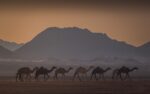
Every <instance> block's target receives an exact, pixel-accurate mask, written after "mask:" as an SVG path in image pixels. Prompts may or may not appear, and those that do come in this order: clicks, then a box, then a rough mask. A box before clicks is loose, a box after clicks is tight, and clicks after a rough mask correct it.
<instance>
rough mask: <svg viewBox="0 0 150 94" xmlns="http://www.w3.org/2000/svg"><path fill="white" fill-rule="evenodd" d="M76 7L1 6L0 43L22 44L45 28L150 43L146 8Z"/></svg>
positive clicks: (81, 5) (59, 5) (70, 5)
mask: <svg viewBox="0 0 150 94" xmlns="http://www.w3.org/2000/svg"><path fill="white" fill-rule="evenodd" d="M76 4H78V3H75V4H73V3H71V4H70V3H68V4H63V5H61V4H56V3H55V4H51V5H48V6H47V5H44V6H43V5H42V6H38V5H39V4H36V5H33V4H31V5H29V6H26V5H23V6H22V5H20V4H15V6H14V5H12V6H8V5H4V6H2V7H1V8H0V14H1V15H0V39H4V40H7V41H14V42H17V43H25V42H28V41H30V40H31V39H32V38H33V37H34V36H36V35H37V34H38V33H39V32H42V31H43V30H44V29H46V28H47V27H80V28H87V29H89V30H90V31H92V32H99V33H101V32H102V33H106V34H108V35H109V36H110V37H111V38H113V39H116V40H119V41H125V42H127V43H129V44H132V45H135V46H139V45H142V44H144V43H146V42H149V41H150V26H149V24H150V12H149V10H150V9H149V8H145V7H143V6H142V7H139V6H133V7H131V6H129V7H128V6H115V5H113V6H112V5H103V6H100V5H98V4H96V3H95V4H93V5H90V3H88V4H86V5H85V4H80V5H77V6H76ZM18 5H20V6H18Z"/></svg>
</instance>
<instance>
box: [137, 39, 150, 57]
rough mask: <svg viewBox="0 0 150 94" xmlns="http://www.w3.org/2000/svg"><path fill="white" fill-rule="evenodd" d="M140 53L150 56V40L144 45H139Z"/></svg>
mask: <svg viewBox="0 0 150 94" xmlns="http://www.w3.org/2000/svg"><path fill="white" fill-rule="evenodd" d="M138 51H139V54H140V55H142V56H144V57H149V56H150V42H147V43H145V44H143V45H142V46H140V47H138Z"/></svg>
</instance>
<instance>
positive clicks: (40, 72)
mask: <svg viewBox="0 0 150 94" xmlns="http://www.w3.org/2000/svg"><path fill="white" fill-rule="evenodd" d="M54 69H56V67H55V66H53V67H52V68H51V69H50V70H48V69H46V68H44V67H41V68H39V69H38V70H37V71H36V73H35V79H36V80H38V77H39V75H44V80H47V79H48V78H49V75H48V74H49V73H51V72H52V71H53V70H54ZM46 76H47V78H46Z"/></svg>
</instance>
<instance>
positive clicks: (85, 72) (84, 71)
mask: <svg viewBox="0 0 150 94" xmlns="http://www.w3.org/2000/svg"><path fill="white" fill-rule="evenodd" d="M93 68H94V67H93V66H90V67H89V68H88V69H86V68H84V67H79V68H77V69H76V71H75V73H74V76H73V80H75V78H76V76H77V78H78V79H79V80H80V81H81V78H80V74H82V75H83V74H84V75H85V76H86V77H87V72H89V71H90V70H91V69H93Z"/></svg>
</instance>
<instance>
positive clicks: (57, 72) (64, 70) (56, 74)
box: [54, 67, 73, 79]
mask: <svg viewBox="0 0 150 94" xmlns="http://www.w3.org/2000/svg"><path fill="white" fill-rule="evenodd" d="M72 69H73V68H72V67H70V68H69V69H68V70H66V69H64V68H58V69H57V70H56V71H55V76H54V79H58V74H62V77H63V78H64V77H65V74H66V73H68V72H69V71H70V70H72Z"/></svg>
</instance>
